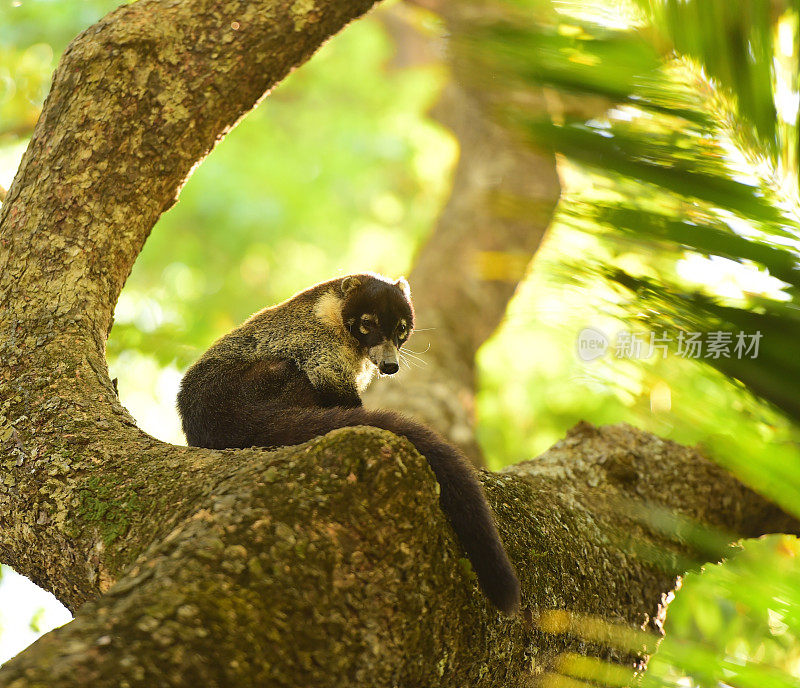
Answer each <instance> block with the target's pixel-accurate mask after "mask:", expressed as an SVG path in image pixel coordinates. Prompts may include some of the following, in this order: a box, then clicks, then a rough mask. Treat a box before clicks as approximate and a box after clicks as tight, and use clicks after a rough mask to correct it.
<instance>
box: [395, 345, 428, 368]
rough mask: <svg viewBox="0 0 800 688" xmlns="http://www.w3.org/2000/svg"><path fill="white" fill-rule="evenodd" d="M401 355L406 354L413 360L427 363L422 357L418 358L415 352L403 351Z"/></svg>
mask: <svg viewBox="0 0 800 688" xmlns="http://www.w3.org/2000/svg"><path fill="white" fill-rule="evenodd" d="M401 351H402V349H401ZM403 355H404V356H408V357H409V358H411V359H414V360H415V361H419V362H420V363H424V364H425V365H428V362H427V361H426V360H425V359H424V358H420V357H419V356H417V354H414V353H411V352H410V351H403Z"/></svg>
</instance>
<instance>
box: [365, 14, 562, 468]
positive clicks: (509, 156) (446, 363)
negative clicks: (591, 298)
mask: <svg viewBox="0 0 800 688" xmlns="http://www.w3.org/2000/svg"><path fill="white" fill-rule="evenodd" d="M416 4H420V5H422V6H424V7H425V8H426V9H428V10H431V11H433V12H436V13H437V14H438V15H439V16H440V17H441V18H442V19H443V20H444V22H445V26H446V28H447V31H446V33H447V52H446V54H447V62H448V65H449V68H450V73H451V79H450V82H449V83H448V85H447V87H446V88H445V90H444V92H443V94H442V97H441V99H440V101H439V103H438V104H437V105H436V107H435V108H434V110H433V115H434V116H435V117H436V119H438V120H439V121H440V122H441V123H442V124H444V126H446V127H447V128H449V129H450V130H451V131H452V132H453V134H454V135H455V137H456V139H457V140H458V143H459V148H460V151H459V159H458V165H457V167H456V170H455V176H454V179H453V187H452V190H451V193H450V199H449V201H448V203H447V205H446V207H445V208H444V210H443V211H442V214H441V215H440V217H439V219H438V222H437V224H436V227H435V229H434V231H433V233H432V235H431V237H430V239H429V240H428V241H427V243H426V244H425V245H424V246H423V247H422V249H421V250H420V252H419V254H418V255H417V257H416V260H415V263H414V268H413V270H412V272H411V274H410V276H409V281H410V283H411V287H412V292H413V297H414V303H415V305H416V308H417V312H418V313H419V317H418V321H419V326H420V327H421V328H424V329H421V330H420V331H419V332H417V333H416V334H415V335H414V339H413V340H412V341H411V342H410V348H411V349H414V350H418V351H421V352H423V353H422V357H423V360H424V365H417V364H414V365H410V367H409V368H408V369H407V370H403V372H402V373H401V375H400V376H398V378H397V379H396V380H388V381H386V384H382V385H374V386H373V387H372V388H371V389H370V390H368V392H367V394H366V396H365V403H366V404H367V405H370V406H373V407H389V408H396V409H400V410H403V411H408V412H409V413H411V414H412V415H414V416H417V417H419V418H421V419H424V420H425V422H427V423H428V424H429V425H431V426H432V427H434V428H436V429H437V430H438V431H439V432H441V433H442V434H443V435H444V436H446V437H447V438H448V439H449V440H450V441H452V442H454V443H455V444H457V445H459V446H460V447H461V448H462V449H463V450H464V451H465V452H466V453H467V454H468V455H469V456H470V457H471V458H472V459H473V460H474V461H475V463H476V464H478V465H483V464H484V461H483V458H482V456H481V450H480V448H479V446H478V444H477V442H476V441H475V433H474V423H475V388H476V384H475V373H476V371H475V355H476V353H477V351H478V349H479V348H480V347H481V345H482V344H483V343H484V342H485V341H486V340H487V339H488V338H489V337H490V336H491V335H492V334H493V333H494V331H495V329H496V328H497V326H498V325H499V324H500V322H501V320H502V318H503V316H504V315H505V312H506V307H507V305H508V302H509V300H510V299H511V297H512V296H513V295H514V292H515V290H516V288H517V285H518V283H519V281H520V280H521V279H522V277H523V276H524V273H525V269H526V267H527V265H528V263H529V262H530V260H531V258H532V257H533V255H534V253H535V252H536V250H537V249H538V248H539V244H540V243H541V241H542V239H543V237H544V233H545V231H546V229H547V227H548V226H549V224H550V220H551V218H552V216H553V213H554V211H555V208H556V205H557V204H558V199H559V195H560V191H561V187H560V185H559V180H558V173H557V171H556V159H555V154H554V153H553V151H551V150H536V149H534V148H533V147H532V146H531V145H530V144H529V143H523V142H521V141H520V140H519V138H518V137H517V136H515V134H514V132H513V131H512V130H510V129H509V128H508V127H507V126H503V124H502V122H501V121H500V117H499V114H498V113H499V111H500V110H501V108H502V107H503V105H504V104H506V103H507V101H508V100H509V99H510V98H512V97H513V98H516V99H519V98H521V97H523V96H524V97H525V99H526V101H527V105H528V107H529V109H534V108H536V109H538V110H540V111H541V112H542V113H544V112H545V107H544V102H543V98H542V94H541V92H539V91H537V90H536V89H534V88H529V89H528V90H527V92H526V93H524V94H522V93H520V92H519V87H517V89H516V91H515V92H513V93H512V92H511V90H510V89H509V87H508V85H507V84H505V83H504V81H503V80H502V79H498V78H497V77H498V75H497V74H495V73H493V71H492V70H491V69H490V68H488V67H487V66H486V65H485V64H482V63H481V61H480V60H476V59H474V58H473V56H471V55H470V53H469V50H468V46H465V45H464V43H463V39H464V36H465V35H469V33H470V31H471V30H474V28H475V23H476V21H477V20H479V19H480V12H479V11H478V16H477V17H476V16H475V13H476V3H469V2H467V3H464V2H461V3H459V2H456V3H453V2H439V1H438V0H424V1H423V2H418V3H416ZM398 20H399V18H395V23H394V25H395V26H396V24H397V21H398ZM395 33H398V32H397V31H395Z"/></svg>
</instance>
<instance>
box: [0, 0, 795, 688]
mask: <svg viewBox="0 0 800 688" xmlns="http://www.w3.org/2000/svg"><path fill="white" fill-rule="evenodd" d="M116 4H117V3H116V2H113V1H112V2H101V1H99V0H91V1H88V0H15V1H12V2H9V1H8V0H0V165H3V164H4V163H6V164H7V163H8V161H9V160H12V159H15V158H18V155H19V153H20V152H21V150H20V141H24V139H25V137H26V136H28V135H29V133H30V131H31V129H32V126H33V123H34V122H35V119H36V116H37V115H38V111H39V109H40V107H41V103H42V100H43V97H44V95H45V93H46V91H47V86H48V83H49V79H50V75H51V72H52V69H53V68H54V66H55V62H56V60H57V57H58V55H59V54H60V52H61V51H62V50H63V48H64V47H65V45H66V43H67V42H68V41H69V39H70V38H71V37H72V36H73V35H74V34H76V33H77V32H78V31H80V30H82V29H83V28H85V27H86V26H87V25H89V24H90V23H91V22H92V21H94V20H95V19H96V18H97V17H99V16H101V15H102V14H103V13H104V12H106V11H108V10H110V9H112V8H113V7H114V6H115V5H116ZM490 6H491V7H492V8H493V9H494V11H492V12H487V20H486V22H485V23H480V24H477V25H476V26H475V27H474V30H473V31H472V32H471V33H470V34H469V35H460V36H454V37H453V39H454V40H458V41H461V42H462V44H463V46H462V47H463V48H464V49H466V50H468V51H469V52H470V54H471V55H473V56H474V58H475V61H476V69H475V70H474V71H475V75H476V78H477V75H478V74H479V72H480V70H481V69H482V70H483V71H484V73H485V72H487V71H488V72H489V73H490V74H491V78H492V79H493V81H495V82H502V81H505V82H506V83H507V86H508V89H509V90H510V91H511V92H514V89H515V87H516V86H520V85H521V86H523V87H525V86H529V85H530V84H532V83H533V84H543V85H544V86H545V88H546V95H547V98H546V100H547V103H548V112H547V113H544V114H546V116H543V113H542V112H531V111H530V110H529V109H526V107H527V105H525V106H523V107H517V108H516V109H512V110H507V111H506V112H504V113H503V114H504V117H505V118H506V123H507V125H508V126H509V127H514V128H515V129H516V130H518V131H520V132H521V133H522V134H523V135H524V137H526V138H527V139H529V140H530V141H531V142H533V143H535V144H537V145H541V143H542V142H545V143H546V144H547V145H550V146H552V147H554V148H555V149H556V150H557V151H558V152H559V153H560V173H561V175H562V180H563V183H564V195H563V200H562V204H561V207H560V211H559V214H558V216H557V218H556V221H555V222H554V224H553V227H552V228H551V231H550V235H549V238H548V240H547V241H546V243H545V245H544V246H543V248H542V249H541V251H540V253H539V255H538V256H537V260H536V265H535V268H534V269H532V270H531V272H530V274H529V276H528V278H527V279H526V280H525V282H524V284H523V285H521V287H520V290H519V292H518V294H517V296H516V297H515V299H514V301H513V302H512V304H511V306H510V308H509V311H508V316H507V318H506V321H505V323H504V324H503V326H502V327H501V329H500V330H499V331H498V332H497V334H496V336H495V337H494V338H493V339H492V340H491V341H490V342H489V343H488V344H487V345H486V346H485V347H484V348H483V349H482V350H481V352H480V355H479V371H480V389H479V404H478V413H479V418H480V427H479V436H480V439H481V442H482V444H483V446H484V449H485V451H486V454H487V456H488V457H490V461H492V463H493V465H494V466H495V467H499V466H501V465H505V464H508V463H512V462H514V461H518V460H520V459H524V458H529V457H531V456H534V455H535V454H537V453H539V452H540V451H542V450H544V449H545V448H546V447H547V446H549V445H550V444H552V443H553V442H554V441H556V440H557V439H560V438H561V437H562V436H563V435H564V432H565V430H566V429H567V428H569V427H570V426H571V425H573V424H574V423H575V422H577V421H578V420H579V419H581V418H585V419H587V420H589V421H591V422H594V423H615V422H620V421H627V422H632V423H634V424H636V425H638V426H640V427H644V428H646V429H649V430H651V431H654V432H657V433H659V434H661V435H664V436H668V437H671V438H673V439H675V440H677V441H681V442H684V443H699V444H701V445H702V446H703V447H705V448H707V449H708V451H709V453H710V455H712V456H714V458H716V459H717V460H719V461H722V462H723V463H725V464H726V465H728V466H730V467H731V468H732V469H733V470H735V471H737V472H738V474H739V475H740V476H742V477H743V479H745V480H746V481H748V482H749V483H750V484H751V485H753V486H754V487H755V488H756V489H758V490H760V491H762V492H763V493H765V494H768V495H770V496H772V497H773V498H775V499H776V500H777V501H779V502H780V503H781V504H782V505H783V506H784V507H785V508H786V509H788V510H790V511H793V512H794V513H795V514H796V515H799V516H800V451H798V446H800V445H798V442H800V434H798V429H797V427H796V424H795V422H796V420H797V419H798V418H800V407H798V402H797V399H798V397H800V395H798V394H797V391H798V380H800V370H799V369H798V366H800V358H798V357H796V356H794V355H793V352H794V350H795V348H796V346H797V344H796V342H797V341H798V334H800V329H798V328H800V319H798V308H797V305H798V304H797V298H798V291H797V290H798V286H800V284H799V283H798V277H797V251H798V237H799V236H800V232H799V231H798V230H799V229H800V228H799V226H798V219H797V218H798V213H797V147H798V145H797V133H798V128H797V106H796V101H797V97H796V96H797V83H798V79H797V76H798V74H797V57H798V29H797V13H796V10H795V9H794V8H793V6H790V5H789V4H788V3H784V2H780V1H778V2H758V1H756V0H752V1H745V0H742V2H736V3H730V2H727V1H726V0H689V1H684V2H676V1H674V0H663V2H662V1H660V0H652V1H648V0H639V1H638V2H637V3H636V5H625V4H622V3H611V2H602V1H600V0H595V1H591V0H587V1H585V2H558V3H556V2H554V3H552V4H551V3H549V2H545V0H516V2H510V1H509V2H507V3H504V4H499V3H495V4H490ZM409 16H411V18H412V19H411V21H412V24H413V25H414V27H415V29H416V30H417V31H419V32H421V33H422V34H423V35H426V34H439V33H441V30H442V29H441V27H440V26H439V25H438V24H437V22H436V21H435V20H434V19H433V18H431V17H430V16H428V15H425V14H416V13H412V14H411V15H409ZM503 16H505V17H506V20H505V21H498V17H503ZM393 55H394V48H393V45H392V41H391V39H390V38H389V35H388V34H387V32H386V30H385V25H384V21H383V19H382V15H381V13H380V11H379V12H377V13H373V14H372V15H370V16H369V17H367V18H365V19H364V20H361V21H359V22H357V23H355V24H354V25H352V26H351V27H349V28H348V29H347V30H346V31H345V32H344V33H343V34H342V35H341V36H339V37H337V38H336V39H335V40H333V41H331V42H329V43H328V44H327V45H326V46H324V48H323V49H322V50H321V51H320V52H319V54H318V55H317V56H315V57H314V58H313V59H312V61H311V62H310V63H309V64H308V65H306V66H304V67H303V68H302V69H300V70H298V71H297V72H295V73H294V74H293V75H292V76H291V77H290V78H289V79H287V80H286V82H285V83H283V84H281V85H280V87H279V88H278V89H276V91H275V92H274V93H273V94H272V95H271V96H270V97H269V98H268V99H267V100H266V101H265V102H264V103H263V104H262V105H261V106H259V107H258V108H257V109H256V110H255V111H254V112H253V113H251V114H250V115H249V116H248V117H247V118H245V119H244V120H243V122H242V123H241V124H240V125H239V126H238V127H237V128H236V129H235V130H234V131H233V132H232V133H231V134H229V135H228V136H227V138H226V139H225V140H224V142H223V143H222V144H220V145H219V146H218V148H217V149H216V150H214V151H213V152H212V153H211V155H210V156H209V157H208V159H207V160H206V161H205V162H204V163H203V164H202V165H201V166H200V167H199V168H198V169H197V171H196V172H195V174H194V175H193V176H192V178H191V179H190V180H189V182H188V183H187V185H186V187H185V188H184V190H183V191H182V194H181V198H180V202H179V203H178V204H177V205H176V206H175V207H174V208H173V209H172V210H171V211H170V212H169V213H167V214H166V215H165V216H164V217H163V218H162V219H161V221H160V222H159V223H158V225H157V226H156V228H155V229H154V230H153V233H152V236H151V237H150V238H149V240H148V242H147V245H146V246H145V249H144V251H143V252H142V254H141V256H140V258H139V260H138V261H137V263H136V265H135V267H134V270H133V273H132V274H131V276H130V279H129V280H128V283H127V285H126V287H125V290H124V291H123V294H122V297H121V299H120V302H119V304H118V308H117V312H116V324H115V326H114V328H113V330H112V334H111V337H110V339H109V342H108V359H109V366H110V369H111V373H112V376H118V377H119V378H120V384H119V387H120V394H121V397H122V399H123V402H124V403H125V404H126V405H128V406H129V407H130V408H131V409H132V411H133V413H134V415H135V416H136V417H137V419H138V420H139V422H140V423H141V424H142V427H143V428H145V429H146V430H148V431H149V432H151V433H153V434H156V435H157V436H159V437H163V438H164V439H167V440H171V441H180V432H179V429H178V427H177V418H176V414H175V412H174V408H173V405H174V393H175V386H176V384H177V380H178V379H179V377H180V371H181V370H182V369H183V368H184V367H185V366H186V365H187V364H188V363H189V362H191V361H192V360H193V359H194V358H195V357H196V356H197V355H198V354H199V352H201V351H202V350H203V349H205V348H206V347H207V346H208V345H209V344H210V343H211V341H213V339H214V338H216V337H217V336H219V335H221V334H223V333H224V332H225V331H227V330H228V329H230V327H232V326H233V325H234V324H236V323H238V322H240V321H241V320H243V319H244V318H245V317H247V316H248V315H249V314H250V313H252V312H253V311H255V310H257V309H258V308H261V307H262V306H264V305H266V304H270V303H274V302H276V301H278V300H280V299H283V298H285V297H287V296H289V295H291V294H292V293H293V292H294V291H296V290H298V289H301V288H303V287H305V286H307V285H309V284H311V283H313V282H315V281H318V280H320V279H325V278H328V277H330V276H332V275H335V274H344V273H347V272H352V271H357V270H364V269H372V270H378V271H384V272H387V273H389V274H398V273H400V272H403V271H406V270H408V268H409V267H410V265H411V262H412V259H413V254H414V252H415V250H416V249H417V247H418V246H419V245H420V243H421V241H422V240H423V239H424V237H425V236H426V233H427V232H428V231H429V230H430V228H431V227H432V225H433V223H434V221H435V217H436V214H437V212H438V211H439V209H440V208H441V207H442V205H443V203H444V202H445V200H446V195H447V193H448V190H449V185H450V172H451V170H452V167H453V163H454V160H455V158H456V155H457V144H456V142H455V141H453V139H452V137H451V136H450V135H449V134H448V133H447V132H445V131H443V130H442V129H440V128H439V127H438V126H436V125H435V124H434V123H433V122H432V121H431V120H430V119H429V118H428V117H427V116H426V111H427V110H428V108H429V107H430V105H431V104H432V103H433V102H434V101H435V99H436V98H437V96H438V93H439V91H440V90H441V88H442V86H443V85H444V83H445V82H446V80H447V78H448V75H447V71H446V67H445V65H444V64H437V63H427V64H425V65H422V66H414V67H400V66H397V65H395V64H394V62H393ZM512 100H513V99H512ZM7 166H8V167H9V169H8V170H4V169H0V183H2V182H3V180H4V179H5V178H6V177H8V178H9V179H10V166H9V165H8V164H7ZM4 175H5V176H4ZM412 286H413V285H412ZM420 320H421V325H422V326H424V314H420ZM585 326H592V327H595V328H598V329H601V330H603V331H605V332H607V333H608V334H609V335H613V334H614V333H616V332H617V331H619V330H633V329H636V330H641V331H642V332H643V333H645V334H646V333H647V332H648V331H657V330H659V329H661V328H664V329H667V330H669V331H672V332H675V331H678V330H682V331H702V332H707V331H712V330H730V331H739V330H744V331H747V332H751V331H752V330H760V331H762V332H763V335H764V336H763V340H762V349H761V355H760V356H759V358H758V359H747V360H743V361H737V360H734V359H723V360H720V359H705V360H704V362H705V363H711V366H709V365H704V364H703V363H702V362H698V361H693V360H688V359H685V358H681V357H679V356H677V355H675V352H674V351H673V353H672V355H670V356H668V357H667V358H660V357H658V356H653V357H651V358H650V359H649V360H647V361H643V360H634V359H626V358H616V357H614V356H606V357H605V358H603V359H601V360H597V361H593V362H592V363H588V364H587V363H584V362H582V361H581V360H580V359H579V358H578V357H577V356H576V355H575V339H576V335H577V333H578V332H579V331H580V330H581V329H582V328H583V327H585ZM520 352H523V353H524V355H520ZM765 400H766V401H765ZM797 552H798V545H797V542H796V541H795V540H794V539H791V538H777V539H776V538H772V539H768V540H764V541H760V542H748V543H746V544H745V546H744V549H743V550H742V552H741V553H740V554H739V555H738V556H736V557H734V558H732V559H731V560H729V561H727V562H726V563H724V564H722V565H719V566H709V567H707V568H706V570H705V571H703V572H702V573H692V574H690V575H689V576H687V578H686V580H685V583H684V587H683V589H682V590H681V592H680V594H679V595H678V597H677V600H676V601H675V602H673V603H672V605H671V607H670V615H669V620H668V626H667V629H668V636H667V639H666V640H665V641H664V642H663V643H662V645H661V647H660V649H659V651H658V653H657V654H656V655H655V659H654V660H653V662H652V665H651V670H650V671H649V672H648V674H647V681H651V682H653V683H654V684H658V685H699V686H712V685H714V686H716V685H719V684H720V682H724V683H725V684H727V685H731V686H784V685H798V678H797V677H800V660H798V648H800V641H798V636H799V635H800V621H799V620H798V619H797V609H800V606H798V604H800V600H798V599H797V595H798V592H797V591H798V590H800V587H799V586H798V585H797V582H798V581H797V576H798V572H799V571H800V567H798V565H797ZM579 664H580V663H579ZM573 665H575V666H577V665H576V664H575V663H574V662H573ZM587 667H588V668H587ZM592 667H594V668H592ZM579 669H580V672H583V673H580V672H579V673H577V674H575V676H578V675H580V676H583V677H584V678H587V675H586V672H587V671H589V672H590V671H595V670H597V671H599V669H597V667H596V666H595V665H593V664H592V665H588V664H586V663H585V662H584V663H582V664H580V667H579ZM576 671H578V669H576ZM599 676H600V675H599V674H597V673H595V674H593V675H592V674H591V673H590V674H589V676H588V678H593V680H594V681H595V683H600V684H603V682H604V681H606V683H607V684H608V685H613V684H614V683H613V680H612V679H613V676H612V675H611V674H609V675H607V676H605V678H603V679H602V680H601V678H600V677H599ZM614 676H617V675H614ZM687 676H691V679H688V678H687ZM617 678H619V677H618V676H617ZM614 680H616V679H614Z"/></svg>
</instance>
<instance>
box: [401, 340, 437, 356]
mask: <svg viewBox="0 0 800 688" xmlns="http://www.w3.org/2000/svg"><path fill="white" fill-rule="evenodd" d="M430 350H431V343H430V342H428V346H427V347H426V348H425V351H414V349H409V348H408V347H405V349H403V351H408V352H409V353H412V354H427V353H428V352H429V351H430Z"/></svg>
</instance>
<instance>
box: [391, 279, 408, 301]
mask: <svg viewBox="0 0 800 688" xmlns="http://www.w3.org/2000/svg"><path fill="white" fill-rule="evenodd" d="M394 286H395V287H397V288H398V289H399V290H400V291H402V292H403V294H405V296H406V298H407V299H410V298H411V287H410V286H409V284H408V281H407V280H406V278H405V277H401V278H400V279H399V280H397V282H395V283H394Z"/></svg>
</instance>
